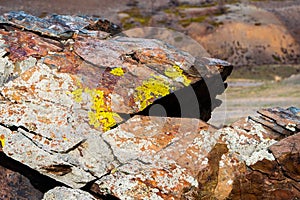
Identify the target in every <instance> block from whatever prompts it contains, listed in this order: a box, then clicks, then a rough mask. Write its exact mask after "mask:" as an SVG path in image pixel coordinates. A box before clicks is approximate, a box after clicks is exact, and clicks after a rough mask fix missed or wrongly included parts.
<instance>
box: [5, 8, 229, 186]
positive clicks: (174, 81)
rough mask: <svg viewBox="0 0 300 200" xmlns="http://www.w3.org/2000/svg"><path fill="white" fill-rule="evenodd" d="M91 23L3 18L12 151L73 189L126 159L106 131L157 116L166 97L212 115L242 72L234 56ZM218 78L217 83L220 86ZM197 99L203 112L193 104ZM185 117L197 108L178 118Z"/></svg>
mask: <svg viewBox="0 0 300 200" xmlns="http://www.w3.org/2000/svg"><path fill="white" fill-rule="evenodd" d="M93 19H94V18H93ZM90 20H92V18H90V17H76V16H59V15H50V16H48V17H45V18H43V19H40V18H37V17H34V16H29V15H26V14H25V13H23V12H11V13H8V14H5V15H4V16H3V17H2V18H1V21H0V23H2V24H5V26H4V28H5V29H3V30H1V31H0V35H1V44H3V45H1V46H0V47H1V52H2V61H3V63H4V67H2V68H1V69H3V70H2V74H1V79H0V80H1V81H2V85H1V95H0V96H1V101H0V129H1V138H0V139H1V146H2V151H3V153H4V154H5V155H7V156H8V157H10V158H12V159H14V160H16V161H18V162H20V163H22V164H23V165H26V166H29V167H30V168H32V169H34V170H36V171H38V172H39V173H41V174H43V175H46V176H48V177H51V178H53V179H55V180H57V181H59V182H61V183H64V184H65V185H68V186H70V187H72V188H81V187H83V186H86V185H87V184H89V183H91V182H93V181H96V180H98V179H99V178H101V177H105V175H106V174H108V173H109V172H110V171H111V170H112V169H111V166H119V165H120V158H119V157H118V156H117V155H115V153H114V151H115V149H114V148H113V147H114V144H111V143H110V142H108V141H107V140H109V138H106V137H104V135H103V133H105V132H106V131H109V130H110V129H113V128H115V127H116V126H118V124H120V123H122V122H124V121H126V120H127V119H128V118H129V117H130V115H136V114H146V115H147V114H148V113H152V114H153V112H152V111H153V109H150V108H151V107H150V106H151V105H152V104H153V105H156V106H157V105H158V104H159V103H160V104H159V105H161V106H162V107H164V106H166V110H167V109H169V110H171V111H172V110H173V109H176V106H177V107H178V108H177V110H180V109H181V106H185V105H189V106H190V107H191V109H193V110H194V111H195V113H194V114H195V116H196V117H197V118H200V117H201V118H202V119H205V120H208V119H209V117H210V113H211V111H212V109H213V108H214V107H215V106H217V105H218V103H220V102H219V101H217V100H216V95H217V94H219V93H222V92H223V91H224V89H225V86H226V85H225V83H224V81H225V79H226V77H227V76H228V75H229V74H230V72H231V70H232V66H231V65H230V64H229V63H227V62H225V61H222V60H218V59H213V58H200V59H195V58H194V57H193V56H191V55H190V54H188V53H186V52H183V51H180V50H177V49H176V48H174V47H172V46H169V45H167V44H166V43H163V42H161V41H159V40H150V39H141V38H128V37H121V36H119V37H114V38H107V39H106V40H105V39H103V38H102V37H100V36H99V35H91V34H90V32H88V31H85V30H91V29H92V30H94V29H97V28H96V27H95V26H96V25H95V24H91V23H92V22H91V21H90ZM30 22H32V23H30ZM98 22H99V21H98ZM98 22H97V23H98ZM87 23H89V24H87ZM99 23H100V22H99ZM12 25H13V26H12ZM48 25H49V26H50V27H48ZM56 25H57V27H56ZM112 26H113V25H112ZM55 27H56V28H55ZM58 27H60V28H58ZM21 28H22V29H24V30H21ZM106 28H107V29H105V30H104V31H107V32H108V33H111V30H110V29H111V28H110V27H106ZM57 29H58V30H57ZM99 29H100V30H102V28H101V27H99ZM78 31H79V32H78ZM95 31H98V29H97V30H95ZM77 32H78V33H77ZM65 33H68V34H70V35H68V36H66V35H65ZM49 36H51V37H50V38H49ZM20 44H21V45H20ZM209 84H211V85H213V86H215V88H211V89H212V91H209V90H208V89H207V88H208V86H207V85H209ZM219 86H220V88H219ZM217 88H218V89H217ZM193 91H194V92H193ZM210 92H211V94H210ZM186 93H191V94H193V95H194V97H190V96H187V95H184V94H186ZM195 94H196V95H195ZM172 95H173V96H172ZM170 96H171V97H170ZM180 98H181V99H182V100H185V101H181V102H180ZM190 98H191V99H193V98H194V103H195V107H196V108H200V109H198V110H197V109H195V107H194V106H191V104H190V103H189V102H190ZM198 99H199V101H198ZM171 101H174V102H176V101H177V102H179V104H170V102H171ZM199 102H200V105H199ZM167 106H168V107H167ZM169 110H167V111H169ZM154 114H155V113H154ZM181 114H182V116H184V115H185V114H187V113H181V112H177V113H175V114H173V115H179V116H180V115H181ZM168 115H169V113H168ZM133 133H134V131H132V134H133ZM168 164H169V163H167V164H166V165H168ZM163 165H164V164H163ZM179 168H181V167H180V166H179ZM183 170H184V169H183ZM149 173H152V172H151V171H149ZM181 174H183V176H185V177H184V178H183V179H181V178H180V182H181V183H182V185H180V186H178V187H179V188H182V187H185V185H186V183H185V182H186V180H189V181H190V175H189V174H186V173H185V172H179V174H178V175H181ZM176 187H177V186H176Z"/></svg>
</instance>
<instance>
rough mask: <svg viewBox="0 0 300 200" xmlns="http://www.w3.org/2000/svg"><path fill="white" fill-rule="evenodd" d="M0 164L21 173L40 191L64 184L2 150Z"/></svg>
mask: <svg viewBox="0 0 300 200" xmlns="http://www.w3.org/2000/svg"><path fill="white" fill-rule="evenodd" d="M0 165H1V166H2V167H4V168H6V169H9V170H11V171H14V172H18V173H20V174H21V175H23V176H25V177H26V178H28V179H29V180H30V182H31V184H32V186H33V187H34V188H36V189H37V190H39V191H41V192H42V193H45V192H47V191H48V190H50V189H52V188H54V187H57V186H66V185H64V184H63V183H60V182H58V181H56V180H54V179H52V178H50V177H48V176H45V175H43V174H40V173H39V172H38V171H36V170H34V169H31V168H30V167H28V166H26V165H24V164H22V163H20V162H18V161H16V160H13V159H12V158H10V157H8V156H7V155H5V154H4V153H3V152H0ZM66 187H67V186H66Z"/></svg>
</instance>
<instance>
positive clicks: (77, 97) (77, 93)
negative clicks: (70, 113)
mask: <svg viewBox="0 0 300 200" xmlns="http://www.w3.org/2000/svg"><path fill="white" fill-rule="evenodd" d="M82 92H83V89H82V88H78V89H76V90H74V91H73V92H71V94H72V95H73V98H74V101H75V102H77V103H80V102H81V101H82Z"/></svg>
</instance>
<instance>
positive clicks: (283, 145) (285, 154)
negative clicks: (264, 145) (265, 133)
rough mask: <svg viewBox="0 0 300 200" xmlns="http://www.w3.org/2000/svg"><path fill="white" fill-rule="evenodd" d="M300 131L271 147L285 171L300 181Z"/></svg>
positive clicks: (290, 176) (287, 174)
mask: <svg viewBox="0 0 300 200" xmlns="http://www.w3.org/2000/svg"><path fill="white" fill-rule="evenodd" d="M299 141H300V133H297V134H295V135H292V136H290V137H287V138H285V139H283V140H281V141H279V142H278V143H276V144H273V145H272V146H271V147H270V150H271V152H272V153H273V154H274V156H275V158H276V160H277V161H278V163H279V165H280V166H281V167H282V170H283V173H284V174H285V175H286V176H288V177H289V178H291V179H294V180H295V181H297V182H299V181H300V169H299V162H300V157H299V151H300V146H299V145H300V143H299Z"/></svg>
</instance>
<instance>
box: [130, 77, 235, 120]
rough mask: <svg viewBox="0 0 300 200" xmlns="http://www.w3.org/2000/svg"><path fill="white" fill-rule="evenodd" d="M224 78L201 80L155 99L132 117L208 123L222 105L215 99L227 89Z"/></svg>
mask: <svg viewBox="0 0 300 200" xmlns="http://www.w3.org/2000/svg"><path fill="white" fill-rule="evenodd" d="M229 74H230V73H229ZM229 74H228V75H229ZM228 75H226V77H227V76H228ZM226 77H222V78H220V76H213V77H210V78H208V79H206V80H205V81H204V80H203V79H202V80H200V81H198V82H196V83H194V84H192V85H191V86H188V87H185V88H183V89H181V90H178V91H175V92H174V93H171V94H169V95H167V96H165V97H162V98H160V99H157V100H156V101H154V102H153V104H151V105H149V106H148V107H146V108H145V109H144V110H142V111H140V112H138V113H136V114H134V115H144V116H163V117H179V118H197V119H201V120H203V121H208V120H209V119H210V118H211V113H212V111H213V110H214V109H215V108H216V107H218V106H220V105H221V103H222V101H221V100H219V99H217V98H216V97H217V95H219V94H222V93H223V92H224V90H225V89H226V88H227V83H225V82H223V81H224V80H225V79H226Z"/></svg>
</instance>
